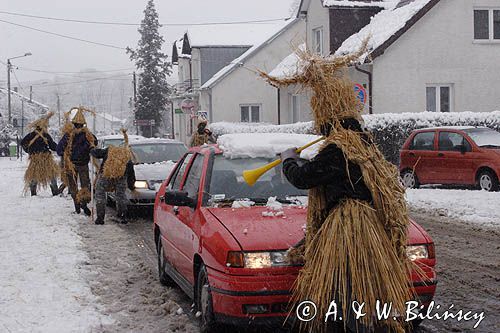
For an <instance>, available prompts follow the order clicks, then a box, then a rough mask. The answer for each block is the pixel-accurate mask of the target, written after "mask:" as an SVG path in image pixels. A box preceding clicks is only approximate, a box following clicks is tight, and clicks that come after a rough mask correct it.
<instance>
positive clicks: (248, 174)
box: [243, 137, 325, 186]
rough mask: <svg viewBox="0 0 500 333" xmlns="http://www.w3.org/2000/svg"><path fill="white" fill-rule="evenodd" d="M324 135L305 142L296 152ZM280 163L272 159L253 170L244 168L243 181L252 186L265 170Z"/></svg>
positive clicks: (279, 160) (322, 138)
mask: <svg viewBox="0 0 500 333" xmlns="http://www.w3.org/2000/svg"><path fill="white" fill-rule="evenodd" d="M324 139H325V137H321V138H319V139H317V140H314V141H313V142H309V143H308V144H306V145H305V146H302V147H300V148H298V149H297V150H296V152H297V154H300V152H301V151H303V150H304V149H307V148H309V147H311V146H312V145H315V144H317V143H318V142H320V141H322V140H324ZM280 163H281V159H277V160H276V161H273V162H271V163H269V164H266V165H264V166H262V167H260V168H257V169H253V170H245V171H243V179H244V180H245V182H246V183H247V184H248V185H250V186H253V185H255V183H256V182H257V180H258V179H259V178H260V177H261V176H262V175H263V174H265V173H266V172H268V171H269V170H271V169H272V168H274V167H276V166H278V165H279V164H280Z"/></svg>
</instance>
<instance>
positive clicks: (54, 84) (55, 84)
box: [33, 73, 132, 87]
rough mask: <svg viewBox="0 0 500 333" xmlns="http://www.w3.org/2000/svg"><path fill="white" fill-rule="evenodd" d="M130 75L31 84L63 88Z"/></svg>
mask: <svg viewBox="0 0 500 333" xmlns="http://www.w3.org/2000/svg"><path fill="white" fill-rule="evenodd" d="M129 75H132V73H127V74H121V75H115V76H108V77H99V78H94V79H89V80H83V81H75V82H61V83H52V84H43V83H39V84H33V87H35V86H42V85H43V86H44V87H55V86H64V85H70V84H77V83H85V82H91V81H100V80H113V79H114V78H118V77H125V76H129Z"/></svg>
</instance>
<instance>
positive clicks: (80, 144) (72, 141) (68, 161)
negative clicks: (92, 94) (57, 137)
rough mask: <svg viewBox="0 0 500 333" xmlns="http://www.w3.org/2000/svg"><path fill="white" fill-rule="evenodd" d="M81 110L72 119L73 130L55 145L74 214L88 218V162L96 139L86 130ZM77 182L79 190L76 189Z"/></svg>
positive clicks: (89, 199) (89, 213) (89, 197)
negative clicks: (73, 207) (61, 159)
mask: <svg viewBox="0 0 500 333" xmlns="http://www.w3.org/2000/svg"><path fill="white" fill-rule="evenodd" d="M83 111H85V110H84V109H83V108H79V109H78V111H77V113H76V114H75V116H74V117H73V120H72V123H73V129H71V130H70V131H68V132H67V133H65V134H64V136H63V137H62V138H61V141H59V144H58V145H57V154H58V155H59V156H62V157H63V160H64V172H65V174H66V175H65V176H66V180H67V182H68V184H67V185H68V187H69V191H70V193H71V197H72V198H73V203H74V205H75V212H76V213H77V214H80V211H81V210H83V212H84V213H85V215H87V216H90V215H91V211H90V209H89V208H88V206H87V204H88V203H89V202H90V201H91V194H90V186H91V184H90V176H89V162H90V150H91V149H92V148H94V147H95V146H96V145H97V138H96V137H95V135H93V134H92V133H91V132H90V131H89V130H88V128H87V126H86V125H87V122H86V120H85V117H84V116H83ZM78 180H79V181H80V189H78Z"/></svg>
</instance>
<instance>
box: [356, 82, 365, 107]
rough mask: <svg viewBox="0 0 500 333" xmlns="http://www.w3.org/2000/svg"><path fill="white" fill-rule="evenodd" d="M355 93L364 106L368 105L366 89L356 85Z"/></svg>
mask: <svg viewBox="0 0 500 333" xmlns="http://www.w3.org/2000/svg"><path fill="white" fill-rule="evenodd" d="M354 93H355V94H356V97H358V99H359V101H360V102H361V103H363V105H365V104H366V97H367V96H368V95H367V93H366V89H365V87H363V86H362V85H361V84H359V83H356V84H355V85H354Z"/></svg>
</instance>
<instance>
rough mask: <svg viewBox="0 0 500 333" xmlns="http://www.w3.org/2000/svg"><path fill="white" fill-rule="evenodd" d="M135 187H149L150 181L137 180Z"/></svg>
mask: <svg viewBox="0 0 500 333" xmlns="http://www.w3.org/2000/svg"><path fill="white" fill-rule="evenodd" d="M134 186H135V188H141V189H148V188H149V186H148V182H147V181H145V180H136V181H135V183H134Z"/></svg>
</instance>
